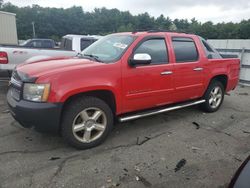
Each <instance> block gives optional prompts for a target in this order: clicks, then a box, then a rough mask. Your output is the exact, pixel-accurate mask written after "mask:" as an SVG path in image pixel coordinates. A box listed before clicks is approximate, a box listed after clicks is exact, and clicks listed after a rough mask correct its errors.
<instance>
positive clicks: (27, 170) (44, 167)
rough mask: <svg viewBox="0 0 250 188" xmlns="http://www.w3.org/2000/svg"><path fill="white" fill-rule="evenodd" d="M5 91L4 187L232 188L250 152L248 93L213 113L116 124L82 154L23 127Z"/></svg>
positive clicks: (0, 128)
mask: <svg viewBox="0 0 250 188" xmlns="http://www.w3.org/2000/svg"><path fill="white" fill-rule="evenodd" d="M6 91H7V86H6V84H4V83H0V187H97V188H98V187H99V188H104V187H124V188H125V187H126V188H127V187H159V188H160V187H166V186H167V187H186V188H188V187H190V188H191V187H192V188H194V187H227V185H228V183H229V182H230V179H231V177H232V176H233V174H234V173H235V171H236V170H237V168H238V167H239V166H240V164H241V163H242V162H243V160H244V159H245V158H246V157H247V156H248V155H249V154H250V145H249V142H250V115H249V114H250V88H249V87H248V88H247V87H244V88H243V87H238V88H237V89H236V90H235V91H233V92H231V94H230V96H225V101H224V104H223V105H222V107H221V109H220V110H219V111H218V112H216V113H213V114H207V113H203V112H202V111H200V110H199V108H198V107H190V108H186V109H181V110H177V111H173V112H168V113H165V114H161V115H157V116H152V117H147V118H144V119H139V120H135V121H131V122H128V123H117V124H116V126H115V128H114V130H113V132H112V133H111V135H110V136H109V137H108V139H107V140H106V142H105V143H104V144H102V145H100V146H98V147H96V148H93V149H89V150H84V151H79V150H75V149H74V148H71V147H69V146H68V145H66V144H65V143H64V142H63V140H62V138H60V137H59V136H54V135H49V134H47V135H46V134H40V133H37V132H35V131H34V130H30V129H24V128H21V127H20V126H19V124H18V123H17V122H16V121H15V120H14V119H13V118H12V117H11V115H10V114H9V113H8V110H7V109H8V108H7V106H6V101H5V94H6ZM176 169H178V170H176Z"/></svg>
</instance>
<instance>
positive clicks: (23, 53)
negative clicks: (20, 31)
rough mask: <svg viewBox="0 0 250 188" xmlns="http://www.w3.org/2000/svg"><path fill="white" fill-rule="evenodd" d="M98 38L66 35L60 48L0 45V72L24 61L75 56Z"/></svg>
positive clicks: (95, 36)
mask: <svg viewBox="0 0 250 188" xmlns="http://www.w3.org/2000/svg"><path fill="white" fill-rule="evenodd" d="M100 38H101V36H97V35H66V36H64V37H63V38H62V41H61V44H60V48H54V49H43V48H41V49H40V48H28V47H21V46H1V45H0V72H1V71H10V72H11V71H12V70H13V69H14V68H15V67H16V66H17V65H19V64H21V63H25V62H32V61H39V60H42V59H47V58H51V57H73V56H76V55H77V54H78V53H80V52H81V51H82V50H84V49H85V48H87V47H88V46H90V45H91V44H92V43H94V42H95V41H97V40H99V39H100Z"/></svg>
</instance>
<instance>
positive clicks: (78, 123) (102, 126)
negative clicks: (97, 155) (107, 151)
mask: <svg viewBox="0 0 250 188" xmlns="http://www.w3.org/2000/svg"><path fill="white" fill-rule="evenodd" d="M112 127H113V113H112V111H111V109H110V107H109V106H108V105H107V104H106V103H105V102H104V101H102V100H101V99H99V98H95V97H87V96H86V97H84V98H79V99H76V100H75V101H73V102H71V103H70V104H69V105H68V106H67V107H66V109H65V111H64V114H63V120H62V136H63V138H64V139H65V140H66V141H67V142H68V143H69V144H70V145H72V146H73V147H75V148H78V149H87V148H92V147H95V146H97V145H99V144H101V143H102V142H103V141H104V140H105V139H106V137H107V136H108V134H109V132H110V131H111V130H112Z"/></svg>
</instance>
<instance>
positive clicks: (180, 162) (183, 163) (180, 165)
mask: <svg viewBox="0 0 250 188" xmlns="http://www.w3.org/2000/svg"><path fill="white" fill-rule="evenodd" d="M186 163H187V160H186V159H181V160H180V161H179V162H178V163H177V165H176V166H175V169H174V171H175V172H177V171H179V170H180V169H181V168H182V167H183V166H185V164H186Z"/></svg>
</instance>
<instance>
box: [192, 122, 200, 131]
mask: <svg viewBox="0 0 250 188" xmlns="http://www.w3.org/2000/svg"><path fill="white" fill-rule="evenodd" d="M193 124H194V125H195V126H196V129H200V125H199V124H198V123H197V122H195V121H194V122H193Z"/></svg>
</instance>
